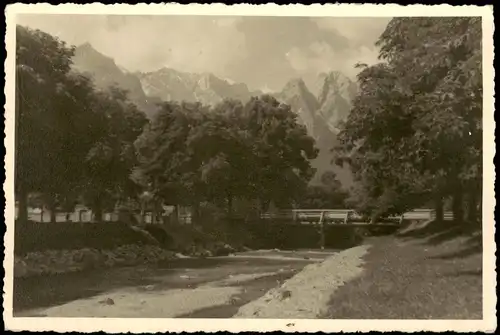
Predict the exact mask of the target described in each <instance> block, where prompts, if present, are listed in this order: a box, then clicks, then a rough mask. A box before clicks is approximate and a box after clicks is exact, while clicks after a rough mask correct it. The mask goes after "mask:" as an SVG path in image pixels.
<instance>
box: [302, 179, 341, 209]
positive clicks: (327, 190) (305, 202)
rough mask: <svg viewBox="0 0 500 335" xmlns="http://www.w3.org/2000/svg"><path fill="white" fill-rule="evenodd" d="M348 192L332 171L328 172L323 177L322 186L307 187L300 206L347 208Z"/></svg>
mask: <svg viewBox="0 0 500 335" xmlns="http://www.w3.org/2000/svg"><path fill="white" fill-rule="evenodd" d="M346 198H347V192H346V191H344V190H343V189H342V185H341V183H340V182H339V181H338V180H337V176H336V175H335V173H334V172H332V171H327V172H325V173H323V175H322V176H321V185H314V186H313V185H310V186H308V187H307V191H306V192H305V194H304V196H303V198H302V199H301V202H300V206H301V207H302V208H311V209H325V208H334V209H335V208H339V209H340V208H345V200H346Z"/></svg>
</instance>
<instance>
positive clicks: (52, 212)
mask: <svg viewBox="0 0 500 335" xmlns="http://www.w3.org/2000/svg"><path fill="white" fill-rule="evenodd" d="M49 210H50V222H51V223H55V222H56V221H57V220H56V215H57V209H56V203H55V201H53V200H52V201H51V202H50V204H49Z"/></svg>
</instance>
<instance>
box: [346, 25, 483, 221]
mask: <svg viewBox="0 0 500 335" xmlns="http://www.w3.org/2000/svg"><path fill="white" fill-rule="evenodd" d="M480 41H481V24H480V19H477V18H445V19H442V18H439V19H437V18H395V19H393V20H391V22H390V23H389V24H388V26H387V28H386V30H385V31H384V33H383V34H382V35H381V37H380V39H379V41H378V42H377V44H378V46H379V47H380V49H381V52H380V58H381V59H382V60H384V61H385V63H381V64H377V65H374V66H371V67H365V68H364V69H363V70H362V71H361V73H360V74H359V76H358V81H359V83H360V91H361V92H360V94H359V95H358V97H357V98H356V99H355V102H354V108H353V111H352V113H351V115H350V116H349V118H348V120H347V122H346V123H345V125H344V127H343V130H342V131H341V134H340V138H341V146H340V148H339V153H340V155H341V158H340V162H344V161H347V162H349V164H350V165H351V168H352V170H353V172H354V175H355V176H356V179H357V182H358V185H357V188H358V189H360V190H361V192H356V193H357V194H358V197H359V196H361V198H364V200H361V199H360V201H359V203H360V204H361V206H360V207H366V209H367V210H369V211H373V210H374V208H379V209H380V210H381V211H382V212H388V211H393V212H394V211H402V210H404V209H405V208H412V207H415V206H418V205H419V204H422V203H424V202H425V200H426V199H427V198H429V197H430V196H432V197H433V198H434V199H435V202H436V210H437V213H438V219H439V216H440V215H442V212H443V211H442V203H443V198H444V197H446V196H448V195H452V196H453V198H454V203H455V205H454V206H453V208H454V212H455V213H454V214H455V215H454V216H455V218H456V220H457V221H460V220H461V218H462V213H461V210H462V194H463V192H464V188H465V187H467V188H469V189H470V191H468V192H469V193H470V194H471V197H469V199H470V200H469V202H472V203H474V205H472V206H470V208H471V211H470V215H469V217H474V211H475V210H476V209H477V198H478V195H479V194H480V192H478V190H477V187H471V186H472V185H478V184H480V182H479V181H480V179H481V178H482V177H481V169H482V168H481V146H482V143H481V101H482V88H481V43H480ZM466 185H467V186H466ZM380 201H381V202H382V203H380Z"/></svg>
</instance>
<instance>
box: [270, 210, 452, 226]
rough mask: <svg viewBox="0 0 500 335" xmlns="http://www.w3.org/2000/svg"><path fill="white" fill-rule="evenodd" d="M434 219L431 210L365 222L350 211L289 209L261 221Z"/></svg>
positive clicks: (384, 222) (359, 222) (448, 214)
mask: <svg viewBox="0 0 500 335" xmlns="http://www.w3.org/2000/svg"><path fill="white" fill-rule="evenodd" d="M444 214H445V215H444V218H445V220H452V219H453V214H452V213H451V212H445V213H444ZM433 218H435V212H434V210H432V209H415V210H413V211H410V212H406V213H404V214H402V215H399V216H389V217H384V218H380V219H379V220H377V221H366V220H365V219H364V218H363V216H361V215H360V214H358V213H356V211H354V210H352V209H289V210H281V211H278V212H274V213H264V214H262V215H261V219H264V220H266V219H268V220H271V219H272V220H283V221H288V222H290V223H301V224H326V225H354V226H399V225H401V224H402V223H403V222H404V221H405V220H406V221H427V220H432V219H433Z"/></svg>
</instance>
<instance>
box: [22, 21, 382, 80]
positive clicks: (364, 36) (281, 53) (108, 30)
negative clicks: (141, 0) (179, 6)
mask: <svg viewBox="0 0 500 335" xmlns="http://www.w3.org/2000/svg"><path fill="white" fill-rule="evenodd" d="M389 20H390V18H381V17H374V18H346V17H342V18H340V17H337V18H335V17H322V18H317V17H263V16H260V17H257V16H218V17H216V16H179V15H177V16H165V15H156V16H131V15H88V14H85V15H84V14H71V15H69V14H63V15H61V14H23V15H19V16H18V20H17V23H18V24H21V25H25V26H28V27H31V28H36V29H40V30H42V31H45V32H47V33H49V34H52V35H55V36H57V37H59V38H60V39H62V40H64V41H66V42H67V43H69V44H72V45H80V44H83V43H85V42H88V43H90V44H91V45H92V46H93V47H94V48H95V49H96V50H98V51H99V52H101V53H103V54H105V55H107V56H109V57H112V58H113V59H114V60H115V62H116V63H117V64H118V65H120V66H121V67H123V68H125V69H127V70H129V71H141V72H148V71H155V70H158V69H160V68H162V67H170V68H173V69H176V70H179V71H185V72H197V73H199V72H211V73H214V74H215V75H217V76H219V77H222V78H227V79H230V80H233V81H236V82H243V83H246V84H247V85H248V86H249V87H251V88H253V89H264V90H266V89H269V90H279V89H281V88H282V87H283V85H285V83H286V82H287V81H288V80H290V79H292V78H298V77H301V78H303V79H304V80H305V81H306V82H312V81H313V80H314V78H316V77H317V75H318V74H319V73H321V72H326V71H333V70H337V71H341V72H343V73H344V74H345V75H347V76H349V77H351V78H353V79H354V77H355V75H356V73H357V70H356V69H355V68H354V65H355V64H356V63H358V62H362V63H367V64H373V63H375V62H377V55H378V50H377V49H376V47H375V45H374V44H375V42H376V40H377V39H378V37H379V36H380V34H381V33H382V32H383V31H384V29H385V27H386V25H387V23H388V22H389Z"/></svg>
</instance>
